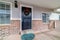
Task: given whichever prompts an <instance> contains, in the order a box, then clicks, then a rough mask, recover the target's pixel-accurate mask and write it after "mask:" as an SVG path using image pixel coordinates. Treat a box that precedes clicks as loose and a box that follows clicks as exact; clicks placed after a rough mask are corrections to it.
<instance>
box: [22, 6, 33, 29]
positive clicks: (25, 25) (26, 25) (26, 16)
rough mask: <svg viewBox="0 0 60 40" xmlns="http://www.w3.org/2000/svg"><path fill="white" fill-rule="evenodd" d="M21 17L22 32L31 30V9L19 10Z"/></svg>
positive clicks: (23, 8)
mask: <svg viewBox="0 0 60 40" xmlns="http://www.w3.org/2000/svg"><path fill="white" fill-rule="evenodd" d="M21 9H22V10H21V15H22V30H27V29H31V27H32V26H31V24H32V9H31V8H29V7H22V8H21Z"/></svg>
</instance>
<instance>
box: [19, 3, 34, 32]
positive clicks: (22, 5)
mask: <svg viewBox="0 0 60 40" xmlns="http://www.w3.org/2000/svg"><path fill="white" fill-rule="evenodd" d="M21 7H29V8H31V9H32V20H33V7H32V6H29V5H24V4H21V5H20V32H21V33H22V14H21V13H22V12H21ZM31 25H32V23H31Z"/></svg>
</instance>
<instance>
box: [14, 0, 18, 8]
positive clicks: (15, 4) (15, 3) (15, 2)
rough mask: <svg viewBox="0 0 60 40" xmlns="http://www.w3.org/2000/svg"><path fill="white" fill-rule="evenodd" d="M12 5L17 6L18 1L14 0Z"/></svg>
mask: <svg viewBox="0 0 60 40" xmlns="http://www.w3.org/2000/svg"><path fill="white" fill-rule="evenodd" d="M14 6H15V8H18V2H17V0H15V1H14Z"/></svg>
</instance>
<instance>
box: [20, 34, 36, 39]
mask: <svg viewBox="0 0 60 40" xmlns="http://www.w3.org/2000/svg"><path fill="white" fill-rule="evenodd" d="M34 37H35V35H34V34H33V33H29V34H23V35H22V36H21V39H22V40H33V39H34Z"/></svg>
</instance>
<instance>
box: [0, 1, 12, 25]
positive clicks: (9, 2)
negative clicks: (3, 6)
mask: <svg viewBox="0 0 60 40" xmlns="http://www.w3.org/2000/svg"><path fill="white" fill-rule="evenodd" d="M0 2H4V3H9V4H10V21H11V19H12V3H11V2H6V1H0ZM5 25H11V23H10V24H0V26H5Z"/></svg>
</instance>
